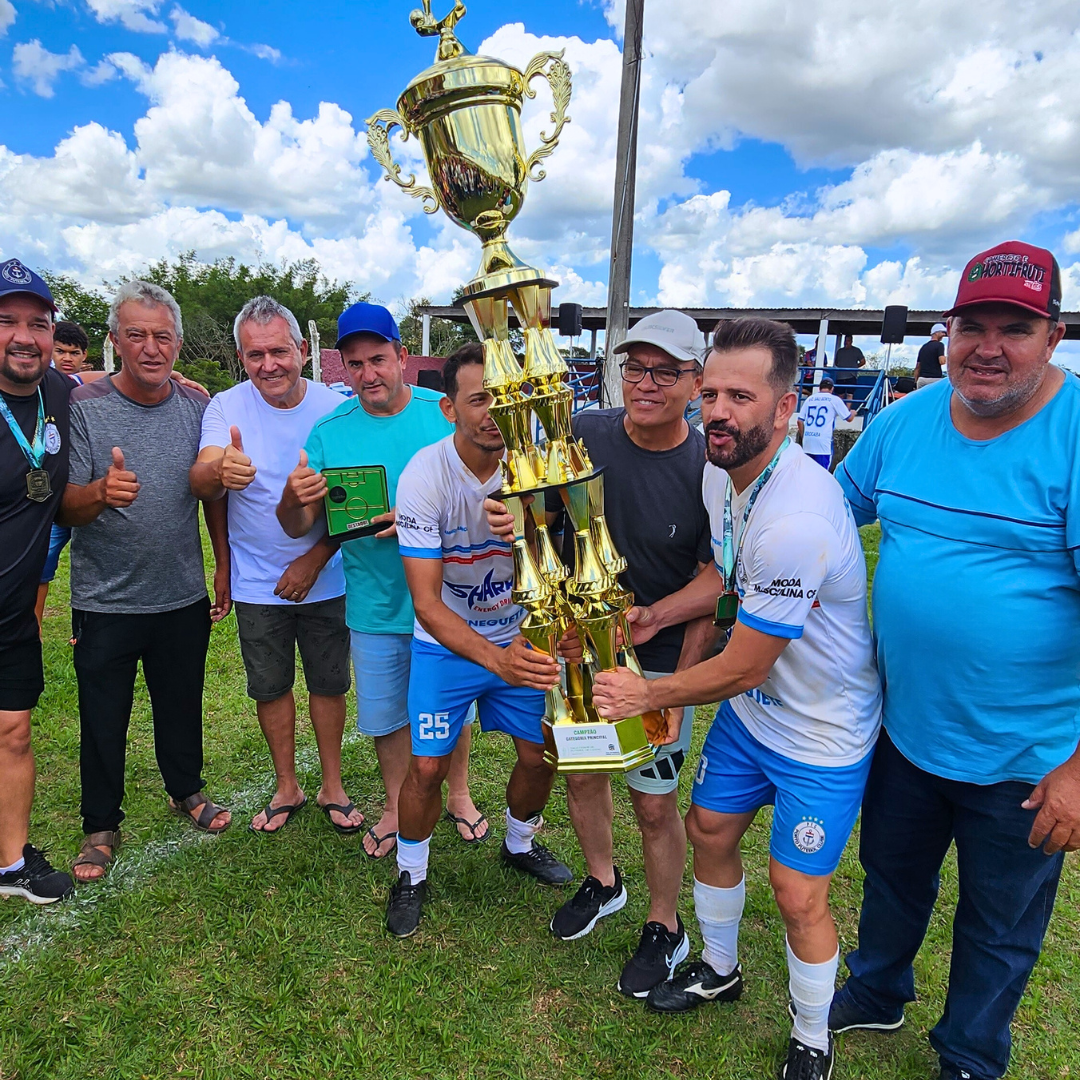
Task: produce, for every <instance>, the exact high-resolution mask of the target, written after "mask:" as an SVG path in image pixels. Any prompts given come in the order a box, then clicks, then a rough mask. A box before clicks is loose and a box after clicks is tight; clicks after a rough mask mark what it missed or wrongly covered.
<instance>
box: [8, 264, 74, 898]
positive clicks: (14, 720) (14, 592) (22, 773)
mask: <svg viewBox="0 0 1080 1080" xmlns="http://www.w3.org/2000/svg"><path fill="white" fill-rule="evenodd" d="M55 310H56V306H55V304H54V303H53V298H52V293H51V292H50V291H49V287H48V285H46V284H45V282H44V281H42V279H41V278H40V277H38V275H37V274H35V273H33V272H32V271H31V270H28V269H27V268H26V267H25V266H23V264H22V263H21V262H19V260H18V259H8V260H7V261H6V262H3V263H0V896H19V897H22V898H23V899H24V900H29V901H30V902H31V903H32V904H51V903H53V902H54V901H56V900H60V899H62V898H63V897H65V896H67V895H68V894H69V893H70V892H71V891H72V889H73V885H72V882H71V878H70V877H68V875H67V874H65V873H62V872H61V871H58V870H54V869H53V868H52V867H51V866H50V865H49V863H48V861H47V860H46V859H45V856H44V855H43V854H42V853H41V852H40V851H39V850H38V849H37V848H35V847H34V846H33V845H32V844H31V843H30V842H29V836H28V834H29V828H30V808H31V805H32V803H33V799H34V755H33V751H32V750H31V747H30V713H31V712H32V710H33V709H34V706H35V705H37V701H38V698H39V697H40V696H41V693H42V691H43V690H44V689H45V673H44V669H43V667H42V662H41V638H40V636H39V634H38V627H37V624H36V623H35V621H34V593H35V590H36V587H37V581H38V579H39V578H40V576H41V568H42V566H43V565H44V563H45V557H46V553H47V552H48V548H49V526H50V525H51V524H52V521H53V518H54V517H55V516H56V511H57V509H58V507H59V505H60V495H61V493H62V492H63V490H64V485H65V484H66V483H67V475H68V395H69V394H70V393H71V391H72V389H73V388H74V384H73V383H72V382H71V380H70V379H68V378H65V377H64V376H63V375H62V374H61V373H60V372H59V371H55V370H53V369H52V368H50V366H49V361H50V358H51V356H52V347H53V340H52V335H53V321H52V320H53V312H54V311H55Z"/></svg>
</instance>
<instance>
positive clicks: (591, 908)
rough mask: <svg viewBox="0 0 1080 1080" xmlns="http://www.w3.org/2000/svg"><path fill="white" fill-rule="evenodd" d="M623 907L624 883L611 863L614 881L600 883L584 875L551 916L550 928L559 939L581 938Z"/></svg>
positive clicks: (624, 899) (624, 901)
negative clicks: (604, 883)
mask: <svg viewBox="0 0 1080 1080" xmlns="http://www.w3.org/2000/svg"><path fill="white" fill-rule="evenodd" d="M624 907H626V887H625V886H624V885H623V880H622V874H620V873H619V868H618V867H617V866H616V867H615V884H614V885H601V884H600V882H599V881H598V880H597V879H596V878H594V877H591V876H590V877H587V878H586V879H585V880H584V881H583V882H582V883H581V888H580V889H578V891H577V892H576V893H574V895H573V896H571V897H570V899H569V900H567V901H566V903H565V904H563V906H562V907H561V908H559V910H558V911H556V912H555V914H554V915H553V916H552V917H551V932H552V933H553V934H554V935H555V936H556V937H557V938H559V939H560V940H562V941H576V940H577V939H578V938H583V937H584V936H585V935H586V934H587V933H589V931H590V930H592V928H593V927H594V926H595V925H596V924H597V923H598V922H599V921H600V920H601V919H602V918H603V917H604V916H605V915H612V914H614V913H615V912H616V911H620V910H621V909H622V908H624Z"/></svg>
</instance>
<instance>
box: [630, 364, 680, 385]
mask: <svg viewBox="0 0 1080 1080" xmlns="http://www.w3.org/2000/svg"><path fill="white" fill-rule="evenodd" d="M619 370H620V371H621V372H622V377H623V378H624V379H625V380H626V381H627V382H628V383H634V384H637V383H639V382H643V381H644V379H645V376H646V375H651V376H652V381H653V383H654V384H655V385H656V386H665V387H670V386H674V385H675V384H676V383H677V382H678V381H679V380H680V379H681V378H682V377H683V376H684V375H693V374H694V371H693V369H690V370H686V369H679V368H670V367H646V366H645V365H644V364H639V363H638V362H637V361H636V360H624V361H623V362H622V363H621V364H620V365H619Z"/></svg>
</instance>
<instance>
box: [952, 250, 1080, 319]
mask: <svg viewBox="0 0 1080 1080" xmlns="http://www.w3.org/2000/svg"><path fill="white" fill-rule="evenodd" d="M991 303H997V304H1012V305H1013V306H1014V307H1020V308H1023V309H1024V310H1025V311H1031V312H1034V313H1035V314H1036V315H1042V316H1043V317H1044V318H1050V319H1054V320H1057V319H1060V318H1061V270H1060V269H1059V268H1058V264H1057V259H1055V258H1054V256H1053V255H1052V254H1051V253H1050V252H1049V251H1047V250H1046V248H1039V247H1034V246H1032V245H1031V244H1025V243H1023V242H1021V241H1020V240H1007V241H1006V242H1005V243H1004V244H998V246H997V247H992V248H990V250H989V251H982V252H980V253H979V254H978V255H976V256H975V258H973V259H972V260H971V261H970V262H969V263H968V264H967V266H965V267H964V273H963V276H962V277H961V278H960V288H959V289H957V292H956V302H955V303H954V304H953V306H952V307H951V308H950V309H949V310H948V311H946V312H945V317H946V318H948V317H949V316H950V315H956V314H957V313H959V312H960V311H961V310H962V309H963V308H966V307H971V305H973V304H991Z"/></svg>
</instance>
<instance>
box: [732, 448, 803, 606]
mask: <svg viewBox="0 0 1080 1080" xmlns="http://www.w3.org/2000/svg"><path fill="white" fill-rule="evenodd" d="M790 442H791V439H790V438H786V439H784V441H783V442H782V443H781V444H780V448H779V449H778V450H777V451H776V453H775V454H774V455H773V459H772V461H770V462H769V464H768V465H766V466H765V470H764V472H762V474H761V475H760V476H759V477H758V478H757V480H755V481H754V488H753V490H752V491H751V492H750V498H749V499H747V500H746V509H745V510H744V511H743V516H742V530H741V532H740V533H739V549H738V551H736V550H735V523H734V521H733V519H732V514H731V490H732V488H731V477H730V476H729V477H728V478H727V487H726V488H725V489H724V589H725V590H726V591H727V592H729V593H732V592H734V591H735V566H736V563H737V562H738V559H739V556H741V555H742V546H743V541H744V540H745V539H746V523H747V521H749V519H750V511H751V510H753V509H754V503H755V502H757V497H758V496H759V495H760V494H761V489H762V488H763V487H764V486H765V485H766V484H767V483H768V482H769V477H770V476H772V474H773V473H774V472H775V471H776V466H777V464H778V462H779V461H780V455H781V454H782V453H783V452H784V451H785V450H786V449H787V448H788V444H789V443H790Z"/></svg>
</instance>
